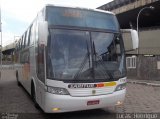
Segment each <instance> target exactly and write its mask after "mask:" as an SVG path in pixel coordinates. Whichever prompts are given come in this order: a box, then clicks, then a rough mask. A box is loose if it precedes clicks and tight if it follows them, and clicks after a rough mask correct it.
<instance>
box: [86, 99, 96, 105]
mask: <svg viewBox="0 0 160 119" xmlns="http://www.w3.org/2000/svg"><path fill="white" fill-rule="evenodd" d="M98 104H99V100H91V101H88V102H87V105H98Z"/></svg>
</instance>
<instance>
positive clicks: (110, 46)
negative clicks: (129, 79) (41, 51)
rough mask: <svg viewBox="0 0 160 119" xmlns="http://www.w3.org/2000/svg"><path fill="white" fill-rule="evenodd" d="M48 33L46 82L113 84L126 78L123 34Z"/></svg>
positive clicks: (69, 31) (61, 31) (58, 31)
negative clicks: (103, 80) (94, 81)
mask: <svg viewBox="0 0 160 119" xmlns="http://www.w3.org/2000/svg"><path fill="white" fill-rule="evenodd" d="M49 32H50V38H49V40H48V45H47V61H46V62H47V78H49V79H60V80H74V79H79V80H86V79H105V80H107V79H108V80H113V79H115V78H120V77H122V76H124V75H125V74H124V73H125V63H124V47H123V45H122V44H123V43H121V42H122V40H121V37H120V34H118V33H103V32H93V31H80V30H62V29H50V30H49Z"/></svg>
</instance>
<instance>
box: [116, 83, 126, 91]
mask: <svg viewBox="0 0 160 119" xmlns="http://www.w3.org/2000/svg"><path fill="white" fill-rule="evenodd" d="M125 88H126V83H122V84H119V85H117V87H116V89H115V91H120V90H123V89H125Z"/></svg>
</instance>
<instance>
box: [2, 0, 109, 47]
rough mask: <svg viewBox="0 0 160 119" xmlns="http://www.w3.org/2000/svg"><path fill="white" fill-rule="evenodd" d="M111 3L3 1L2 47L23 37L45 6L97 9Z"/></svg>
mask: <svg viewBox="0 0 160 119" xmlns="http://www.w3.org/2000/svg"><path fill="white" fill-rule="evenodd" d="M110 1H112V0H1V1H0V5H1V21H2V46H3V47H4V46H6V45H8V44H10V43H12V42H14V41H15V39H17V38H18V37H19V36H21V35H22V34H23V33H24V31H25V30H26V29H27V27H28V26H29V25H30V23H31V22H32V21H33V19H34V18H35V17H36V15H37V13H38V12H39V11H40V10H41V9H42V8H43V6H44V5H45V4H55V5H67V6H77V7H85V8H97V7H99V6H101V5H104V4H106V3H108V2H110ZM0 45H1V44H0Z"/></svg>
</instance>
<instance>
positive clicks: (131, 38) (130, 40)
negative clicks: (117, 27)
mask: <svg viewBox="0 0 160 119" xmlns="http://www.w3.org/2000/svg"><path fill="white" fill-rule="evenodd" d="M121 33H122V37H123V42H124V46H125V50H126V51H132V50H136V49H137V48H138V47H139V38H138V32H137V31H136V30H133V29H121Z"/></svg>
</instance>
